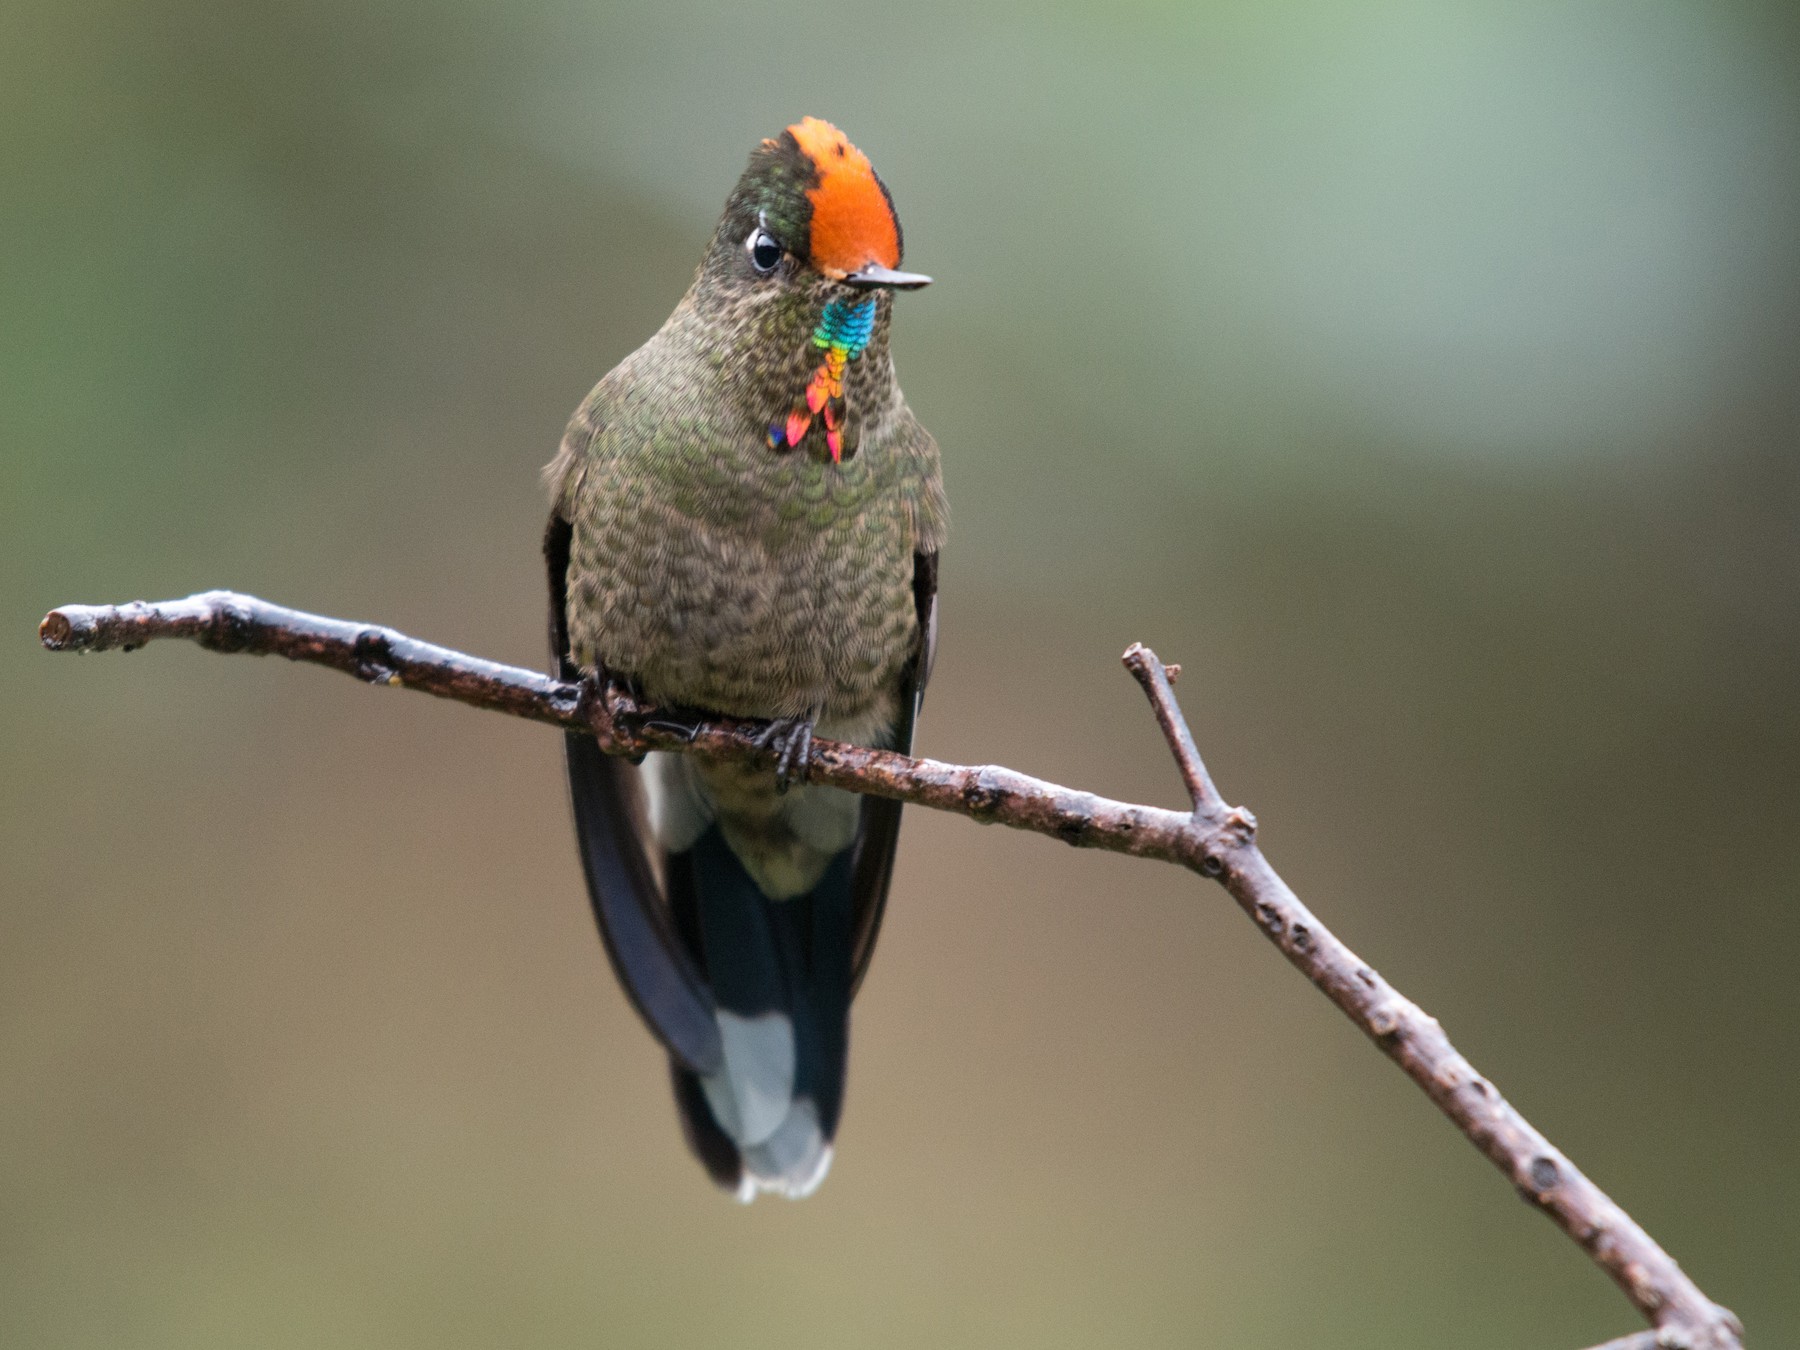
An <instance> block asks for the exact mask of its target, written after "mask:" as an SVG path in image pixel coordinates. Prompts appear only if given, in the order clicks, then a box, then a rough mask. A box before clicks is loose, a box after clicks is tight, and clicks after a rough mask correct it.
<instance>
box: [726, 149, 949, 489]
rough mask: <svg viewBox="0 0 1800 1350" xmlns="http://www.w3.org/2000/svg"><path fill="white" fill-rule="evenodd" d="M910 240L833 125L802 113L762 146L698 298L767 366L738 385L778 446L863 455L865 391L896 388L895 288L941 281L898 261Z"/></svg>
mask: <svg viewBox="0 0 1800 1350" xmlns="http://www.w3.org/2000/svg"><path fill="white" fill-rule="evenodd" d="M901 247H902V244H901V235H900V220H899V217H898V216H896V215H895V214H894V202H893V198H891V197H890V196H889V195H888V190H887V187H886V186H885V185H884V184H883V183H882V181H881V179H880V178H878V177H877V176H876V174H875V168H874V166H873V165H871V164H870V163H869V159H868V156H867V155H865V154H863V152H862V151H860V150H858V149H857V148H856V147H855V146H854V145H852V144H850V140H849V138H848V137H847V136H845V135H844V133H843V132H841V131H839V130H838V129H837V128H836V127H834V126H832V125H831V123H829V122H823V121H820V120H819V119H818V118H816V117H807V118H802V119H801V120H800V121H798V122H796V123H794V125H793V126H791V127H788V128H787V129H786V130H785V131H783V132H782V133H781V135H779V136H775V137H772V138H770V139H769V140H765V141H763V142H762V144H760V145H758V146H757V147H756V149H755V150H753V151H752V152H751V154H750V163H749V166H748V167H747V168H746V169H745V170H744V174H743V177H741V178H739V179H738V183H737V186H736V187H735V188H733V189H732V192H731V196H730V198H729V199H728V200H727V201H726V203H725V214H724V215H723V216H722V217H721V218H720V221H719V228H718V229H717V230H716V231H715V232H714V234H713V240H712V244H711V245H710V247H709V248H708V250H707V254H706V258H705V259H704V261H703V262H702V263H701V266H700V275H699V277H698V279H697V281H696V286H695V291H694V303H695V305H696V307H697V308H698V309H700V310H702V311H705V312H708V313H711V314H713V315H714V316H715V317H716V318H717V319H719V320H720V321H721V322H723V323H724V324H725V325H726V327H727V328H728V329H729V330H730V332H731V333H732V334H733V335H734V336H733V339H732V342H733V346H734V350H735V356H734V360H735V362H736V363H737V364H738V365H739V366H741V367H743V368H745V370H746V372H747V371H750V370H754V371H755V372H756V377H755V378H743V379H739V380H738V381H737V382H736V383H737V387H738V388H739V389H740V390H741V392H742V396H743V397H745V398H746V399H747V400H749V401H750V402H752V403H753V404H755V408H754V409H753V416H755V417H756V418H757V419H758V425H760V426H762V427H763V428H764V429H765V439H766V441H767V443H768V445H769V448H770V449H773V450H777V451H788V450H799V449H802V448H805V449H807V450H808V451H810V452H812V453H814V454H816V455H818V456H819V457H820V458H828V459H829V460H830V461H831V462H832V463H841V462H843V460H845V459H847V458H849V457H851V456H853V455H855V453H856V448H857V445H858V443H859V440H860V433H861V426H862V422H863V414H862V411H861V410H860V409H859V408H858V407H857V406H856V405H857V403H858V401H859V397H860V400H861V401H862V402H863V403H865V404H867V403H869V402H870V401H871V400H876V401H879V400H877V396H876V395H875V394H874V393H872V392H871V391H872V390H874V389H877V388H882V387H886V386H888V385H891V383H892V373H891V367H890V366H889V365H888V362H887V355H886V347H887V340H886V329H887V318H888V310H889V308H890V304H889V297H890V296H891V294H892V293H893V292H894V291H901V290H917V289H918V288H919V287H921V286H925V285H928V284H930V281H931V278H930V277H927V276H921V275H919V274H918V273H916V272H902V271H900V270H899V268H900V257H901ZM865 352H867V353H869V359H868V360H864V359H863V358H864V354H865ZM859 387H860V388H861V389H862V390H863V393H862V395H860V396H859V395H858V394H857V392H856V391H857V390H858V388H859Z"/></svg>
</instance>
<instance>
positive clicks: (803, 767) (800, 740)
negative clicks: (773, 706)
mask: <svg viewBox="0 0 1800 1350" xmlns="http://www.w3.org/2000/svg"><path fill="white" fill-rule="evenodd" d="M818 720H819V719H818V716H817V715H816V714H814V713H808V714H807V715H806V716H804V717H781V718H777V719H776V720H775V721H773V722H771V723H769V724H768V726H766V727H764V728H763V729H762V730H761V731H759V732H757V733H756V744H757V745H758V746H759V747H760V748H762V749H764V750H774V751H775V752H776V757H775V790H776V791H777V792H786V791H787V790H788V788H789V787H790V786H791V785H792V784H794V783H804V782H805V781H806V775H807V774H808V773H809V772H810V771H811V769H812V739H813V728H814V727H815V726H816V725H818Z"/></svg>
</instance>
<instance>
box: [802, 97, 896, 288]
mask: <svg viewBox="0 0 1800 1350" xmlns="http://www.w3.org/2000/svg"><path fill="white" fill-rule="evenodd" d="M788 134H789V135H791V136H792V137H793V138H794V140H795V141H796V142H798V144H799V146H800V150H801V153H803V154H804V155H805V156H806V157H807V158H808V159H810V160H811V161H812V162H813V168H814V169H816V170H817V171H818V175H819V181H818V182H817V183H816V184H815V185H814V186H812V187H811V188H808V189H807V192H806V195H807V197H808V198H809V199H811V201H812V241H811V242H812V262H813V266H815V267H817V268H818V269H819V270H820V271H822V272H825V273H827V274H831V275H836V276H844V275H847V274H848V273H851V272H854V271H856V270H857V269H858V268H860V267H865V266H867V265H868V264H869V263H879V264H880V265H881V266H883V267H898V266H899V265H900V229H899V227H898V226H897V225H896V224H895V223H894V208H893V207H892V206H891V205H889V203H888V198H887V193H885V192H883V191H882V189H881V184H880V183H879V182H878V181H877V180H876V178H875V168H874V166H873V165H872V164H870V163H869V157H868V156H867V155H865V154H863V152H862V151H860V150H858V149H857V148H856V147H855V146H854V145H852V144H850V140H849V138H848V137H847V136H845V135H844V133H843V132H841V131H839V130H838V129H837V128H836V127H834V126H832V125H831V123H829V122H821V121H820V120H819V119H818V118H816V117H806V118H802V119H801V120H800V121H798V122H796V123H794V125H793V126H791V127H789V128H788Z"/></svg>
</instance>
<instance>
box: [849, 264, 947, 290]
mask: <svg viewBox="0 0 1800 1350" xmlns="http://www.w3.org/2000/svg"><path fill="white" fill-rule="evenodd" d="M844 284H845V285H846V286H860V287H861V288H863V289H864V290H872V289H873V288H875V287H876V286H886V287H887V288H888V289H889V290H894V291H916V290H918V289H919V287H921V286H929V285H931V278H930V277H927V276H921V275H920V274H919V273H917V272H896V271H894V269H893V268H891V267H883V266H881V264H879V263H870V264H869V265H868V266H867V267H859V268H858V269H857V270H856V271H854V272H852V273H851V274H850V275H849V276H847V277H845V278H844Z"/></svg>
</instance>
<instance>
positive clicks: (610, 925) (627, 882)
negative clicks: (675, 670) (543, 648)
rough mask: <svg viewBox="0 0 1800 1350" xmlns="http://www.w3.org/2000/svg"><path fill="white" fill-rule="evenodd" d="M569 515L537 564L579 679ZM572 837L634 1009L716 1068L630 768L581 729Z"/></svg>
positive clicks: (709, 1023) (677, 1049)
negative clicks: (572, 635) (573, 649)
mask: <svg viewBox="0 0 1800 1350" xmlns="http://www.w3.org/2000/svg"><path fill="white" fill-rule="evenodd" d="M573 533H574V531H573V529H572V527H571V526H570V525H569V522H568V521H566V520H564V519H563V518H562V516H561V515H559V514H556V513H552V514H551V516H550V524H549V527H548V528H547V529H546V530H545V531H544V563H545V566H546V568H547V569H548V572H549V582H550V657H551V661H552V662H553V664H554V668H555V670H556V673H557V675H558V676H559V678H561V679H564V680H571V681H573V680H578V679H580V678H581V672H580V671H579V670H577V669H576V668H575V664H574V662H573V661H572V660H571V659H570V656H569V626H568V615H567V611H566V610H565V608H564V606H565V604H566V602H567V599H568V577H569V544H570V540H571V537H572V536H573ZM564 750H565V751H566V754H567V759H568V766H569V797H570V800H571V801H572V803H573V805H574V808H575V839H576V843H577V844H578V846H579V847H580V849H581V868H582V871H583V872H584V873H585V874H586V876H587V887H588V897H589V898H590V899H591V900H592V901H593V905H594V917H595V919H596V920H598V921H599V924H600V936H601V938H602V939H603V940H604V941H605V943H606V953H607V955H608V956H609V957H611V958H612V966H613V972H614V973H615V974H616V975H617V976H618V977H619V983H620V984H621V985H623V986H624V989H625V993H626V996H627V997H629V998H630V1000H631V1002H632V1005H633V1006H634V1007H635V1008H636V1009H637V1011H638V1015H639V1016H640V1017H642V1018H643V1019H644V1022H645V1024H646V1025H648V1026H649V1028H650V1030H651V1031H652V1032H653V1033H654V1034H655V1035H656V1038H657V1039H658V1040H659V1041H661V1042H662V1043H663V1045H664V1046H665V1047H666V1048H667V1049H668V1051H669V1053H670V1054H671V1055H673V1056H674V1057H675V1058H676V1059H677V1060H678V1061H680V1062H681V1063H682V1064H685V1065H687V1066H688V1067H689V1068H691V1069H695V1070H698V1071H700V1072H703V1073H705V1072H711V1071H713V1070H715V1069H717V1068H718V1066H719V1064H720V1061H721V1057H722V1054H723V1052H722V1050H721V1048H720V1045H719V1024H718V1020H717V1019H716V1018H715V1017H714V1016H713V1000H712V995H711V993H710V992H708V990H707V987H706V983H705V981H704V980H703V979H702V978H701V977H700V973H699V972H698V971H697V970H696V969H695V967H694V963H693V962H692V961H691V960H690V959H689V958H688V955H687V953H686V952H685V951H683V950H682V946H681V942H680V939H679V938H678V937H677V936H676V934H675V931H674V927H673V924H672V921H671V919H670V915H669V910H668V906H667V904H666V903H665V902H664V900H663V895H662V891H661V888H660V887H659V886H658V885H657V882H656V874H655V872H654V871H653V870H652V868H651V866H650V855H649V852H648V849H647V847H646V845H645V839H646V838H647V837H648V823H647V821H646V820H645V817H644V810H643V799H642V796H641V794H640V791H639V788H638V784H637V779H636V774H635V772H634V770H633V769H632V768H631V766H630V765H629V764H627V763H626V762H625V761H624V760H622V759H619V758H617V757H616V756H613V755H605V754H602V753H601V752H600V747H599V745H598V744H596V743H595V741H594V738H593V737H592V736H590V735H587V734H585V733H582V732H574V731H571V732H568V733H567V734H566V735H565V736H564Z"/></svg>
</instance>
